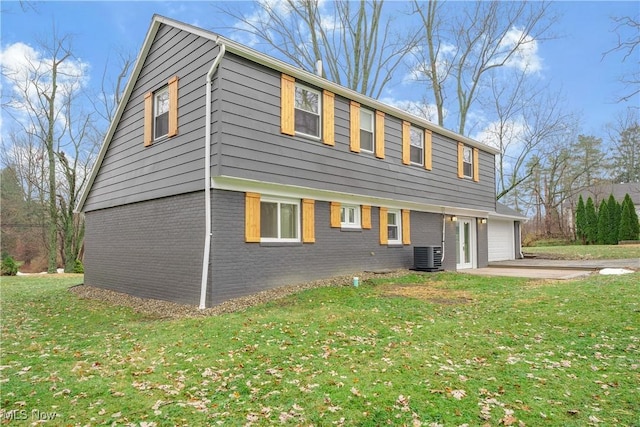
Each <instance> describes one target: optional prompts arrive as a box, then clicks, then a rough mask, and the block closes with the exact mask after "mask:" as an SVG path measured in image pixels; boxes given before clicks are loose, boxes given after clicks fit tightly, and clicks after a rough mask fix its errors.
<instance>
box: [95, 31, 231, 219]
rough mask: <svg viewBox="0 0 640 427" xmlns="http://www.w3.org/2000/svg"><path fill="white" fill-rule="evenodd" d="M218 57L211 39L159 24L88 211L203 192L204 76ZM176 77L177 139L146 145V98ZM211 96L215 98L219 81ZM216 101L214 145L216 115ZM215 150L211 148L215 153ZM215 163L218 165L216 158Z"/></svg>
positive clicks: (106, 158)
mask: <svg viewBox="0 0 640 427" xmlns="http://www.w3.org/2000/svg"><path fill="white" fill-rule="evenodd" d="M217 53H218V48H217V47H215V45H214V43H213V42H212V41H208V40H206V39H203V38H200V37H198V36H196V35H194V34H191V33H188V32H185V31H181V30H178V29H176V28H173V27H169V26H164V25H163V26H161V27H160V29H159V30H158V33H157V35H156V39H155V40H154V41H153V45H152V47H151V50H150V52H149V55H148V56H147V57H146V58H145V62H144V65H143V68H142V71H141V73H140V76H139V77H138V79H137V81H136V83H135V86H134V88H133V91H132V93H131V97H130V98H129V101H128V103H127V105H126V108H125V110H124V113H123V115H122V117H121V119H120V121H119V123H118V126H117V128H116V130H115V133H114V135H113V138H112V140H111V142H110V145H109V149H108V151H107V153H106V155H105V158H104V160H103V162H102V165H101V167H100V173H99V174H98V176H97V177H96V179H95V180H94V182H93V185H92V187H91V191H90V193H89V195H88V197H87V200H86V202H85V207H84V210H85V211H91V210H94V209H103V208H106V207H111V206H118V205H122V204H127V203H134V202H139V201H143V200H150V199H154V198H160V197H166V196H170V195H175V194H181V193H187V192H191V191H196V190H202V189H203V186H204V183H203V179H204V172H203V168H204V160H203V157H204V129H205V128H204V127H205V119H204V110H205V108H204V107H205V105H204V104H205V83H206V80H205V78H206V76H205V75H206V72H207V70H208V67H209V66H210V64H211V62H212V61H213V59H214V58H215V56H216V55H217ZM172 76H178V78H179V84H178V85H179V86H178V123H179V130H178V135H177V136H175V137H172V138H165V139H162V140H159V141H156V142H154V143H153V145H151V146H149V147H145V146H144V144H143V132H144V95H145V93H147V92H152V91H154V90H157V89H160V88H162V87H163V86H164V85H166V84H167V82H168V80H169V78H171V77H172ZM213 93H214V95H213V98H212V99H216V98H217V96H216V93H217V81H214V87H213ZM218 105H219V103H218V102H213V106H214V110H213V114H212V116H213V120H214V125H213V127H212V134H213V135H214V136H213V137H212V142H215V141H216V140H217V138H216V137H215V132H216V131H217V124H216V123H215V120H216V118H217V117H218V111H217V110H216V109H217V107H218ZM214 152H215V148H214V149H212V153H214ZM212 161H213V162H214V163H213V165H215V162H217V161H218V158H217V156H215V155H212Z"/></svg>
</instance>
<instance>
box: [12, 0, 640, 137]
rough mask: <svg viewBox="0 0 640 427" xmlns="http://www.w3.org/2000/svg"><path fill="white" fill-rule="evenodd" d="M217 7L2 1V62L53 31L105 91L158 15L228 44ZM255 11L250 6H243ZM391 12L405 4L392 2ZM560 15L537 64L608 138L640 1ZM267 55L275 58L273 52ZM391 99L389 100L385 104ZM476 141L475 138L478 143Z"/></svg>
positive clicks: (406, 95)
mask: <svg viewBox="0 0 640 427" xmlns="http://www.w3.org/2000/svg"><path fill="white" fill-rule="evenodd" d="M216 3H220V2H210V1H207V2H205V1H192V2H181V1H134V2H132V1H110V2H98V1H86V2H73V1H63V2H29V3H27V4H26V5H24V4H22V5H21V3H19V2H14V1H6V0H3V1H2V3H1V7H2V20H1V46H0V48H1V50H2V51H3V52H5V54H4V55H3V59H2V61H7V60H9V59H8V57H7V55H6V52H7V49H8V47H10V46H12V45H14V44H15V43H23V44H26V45H29V46H32V47H36V46H37V40H38V39H43V38H45V39H46V38H49V39H50V35H51V31H52V28H53V26H54V25H55V28H56V30H57V31H58V33H59V34H62V35H64V34H72V35H73V48H74V49H73V50H74V52H75V53H76V56H77V57H79V58H80V59H81V60H82V62H83V63H85V64H86V65H88V70H89V73H90V76H89V84H90V85H99V84H100V80H101V77H102V72H103V69H104V67H105V64H106V63H107V61H108V60H109V62H110V63H111V64H115V62H116V57H117V52H119V51H124V52H131V53H132V55H134V56H135V55H136V54H137V52H138V50H139V48H140V46H141V44H142V42H143V39H144V36H145V34H146V31H147V29H148V27H149V24H150V21H151V18H152V16H153V14H154V13H157V14H160V15H165V16H167V17H170V18H174V19H177V20H180V21H183V22H187V23H190V24H193V25H197V26H200V27H203V28H206V29H209V30H213V31H216V32H219V33H221V34H223V35H226V36H229V35H230V34H229V33H228V30H227V29H225V28H223V27H231V26H233V24H234V23H233V22H230V21H229V18H228V17H225V16H223V15H221V14H220V13H219V12H218V11H217V10H216ZM243 5H244V6H246V7H250V3H248V2H245V3H243V4H241V6H243ZM388 6H389V7H390V8H394V7H402V6H403V2H400V1H395V2H389V3H388ZM553 8H554V10H555V11H556V12H558V13H559V14H560V16H561V17H560V21H559V23H558V25H557V26H556V28H555V30H554V33H555V34H556V35H557V36H558V37H557V38H555V39H553V40H548V41H544V42H540V43H539V45H538V51H537V56H538V57H539V58H538V59H539V60H540V61H541V62H540V63H541V71H540V76H541V78H543V79H544V80H545V81H548V82H549V84H550V85H551V87H553V88H554V90H556V91H557V92H558V93H559V94H560V93H562V94H563V97H564V99H565V100H566V108H567V109H569V110H571V111H573V112H576V113H578V114H580V115H581V118H582V127H581V133H583V134H589V135H596V136H600V137H603V138H604V137H605V135H606V132H605V130H604V126H605V124H606V123H610V122H613V121H614V120H615V116H616V114H618V113H619V112H622V111H624V110H625V109H626V108H627V107H628V106H636V107H640V97H638V96H636V97H635V98H634V99H632V100H630V101H629V102H627V103H626V104H619V103H618V104H617V103H615V102H614V101H615V98H616V96H617V95H620V94H621V93H623V92H622V89H623V87H622V86H621V84H620V83H619V82H618V78H619V76H620V75H621V74H623V72H624V71H625V70H630V69H633V68H634V67H636V68H637V67H638V57H637V55H640V53H638V52H636V54H637V55H636V57H635V58H630V59H628V60H627V61H626V62H625V63H623V62H622V60H621V58H622V55H620V54H617V53H616V54H612V55H610V56H607V57H606V58H604V59H603V57H602V55H603V53H604V52H606V51H607V50H609V49H611V48H612V47H613V46H614V45H615V43H616V40H617V39H616V37H617V36H616V34H615V33H614V32H613V29H614V24H613V22H612V21H611V19H610V18H611V17H613V16H634V17H636V18H637V17H638V15H639V10H640V3H639V2H637V1H587V2H578V1H564V2H555V3H554V4H553ZM267 53H268V52H267ZM393 91H394V92H393V94H391V93H389V94H386V96H388V97H390V98H391V97H392V98H394V99H407V100H409V99H410V98H411V97H412V96H414V95H413V94H414V93H415V90H413V91H412V90H411V89H410V88H406V90H405V91H404V92H403V88H402V85H400V84H397V85H394V86H393ZM383 98H385V96H383ZM472 136H473V135H472Z"/></svg>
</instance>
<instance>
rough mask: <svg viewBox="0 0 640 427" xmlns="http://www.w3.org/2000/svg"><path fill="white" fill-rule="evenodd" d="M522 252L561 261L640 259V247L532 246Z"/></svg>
mask: <svg viewBox="0 0 640 427" xmlns="http://www.w3.org/2000/svg"><path fill="white" fill-rule="evenodd" d="M522 252H524V253H530V254H536V255H538V256H545V255H546V256H549V257H551V258H560V259H627V258H640V245H568V246H532V247H525V248H522Z"/></svg>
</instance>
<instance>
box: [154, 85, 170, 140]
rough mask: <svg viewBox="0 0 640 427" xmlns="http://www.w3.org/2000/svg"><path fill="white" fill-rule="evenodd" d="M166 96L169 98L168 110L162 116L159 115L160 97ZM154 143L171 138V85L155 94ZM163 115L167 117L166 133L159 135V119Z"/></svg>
mask: <svg viewBox="0 0 640 427" xmlns="http://www.w3.org/2000/svg"><path fill="white" fill-rule="evenodd" d="M162 95H165V96H166V98H167V109H166V111H164V112H163V113H161V114H158V110H159V108H158V106H159V100H160V96H162ZM152 110H153V141H158V140H160V139H163V138H167V137H168V136H169V115H170V111H171V94H170V93H169V85H165V86H163V87H161V88H160V89H158V90H156V91H155V92H153V108H152ZM161 115H165V117H164V120H166V129H167V131H166V133H164V134H162V135H157V132H158V119H159V118H160V116H161Z"/></svg>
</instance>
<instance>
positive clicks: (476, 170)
mask: <svg viewBox="0 0 640 427" xmlns="http://www.w3.org/2000/svg"><path fill="white" fill-rule="evenodd" d="M479 163H480V150H478V149H477V148H474V149H473V181H474V182H479V181H480V164H479Z"/></svg>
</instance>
